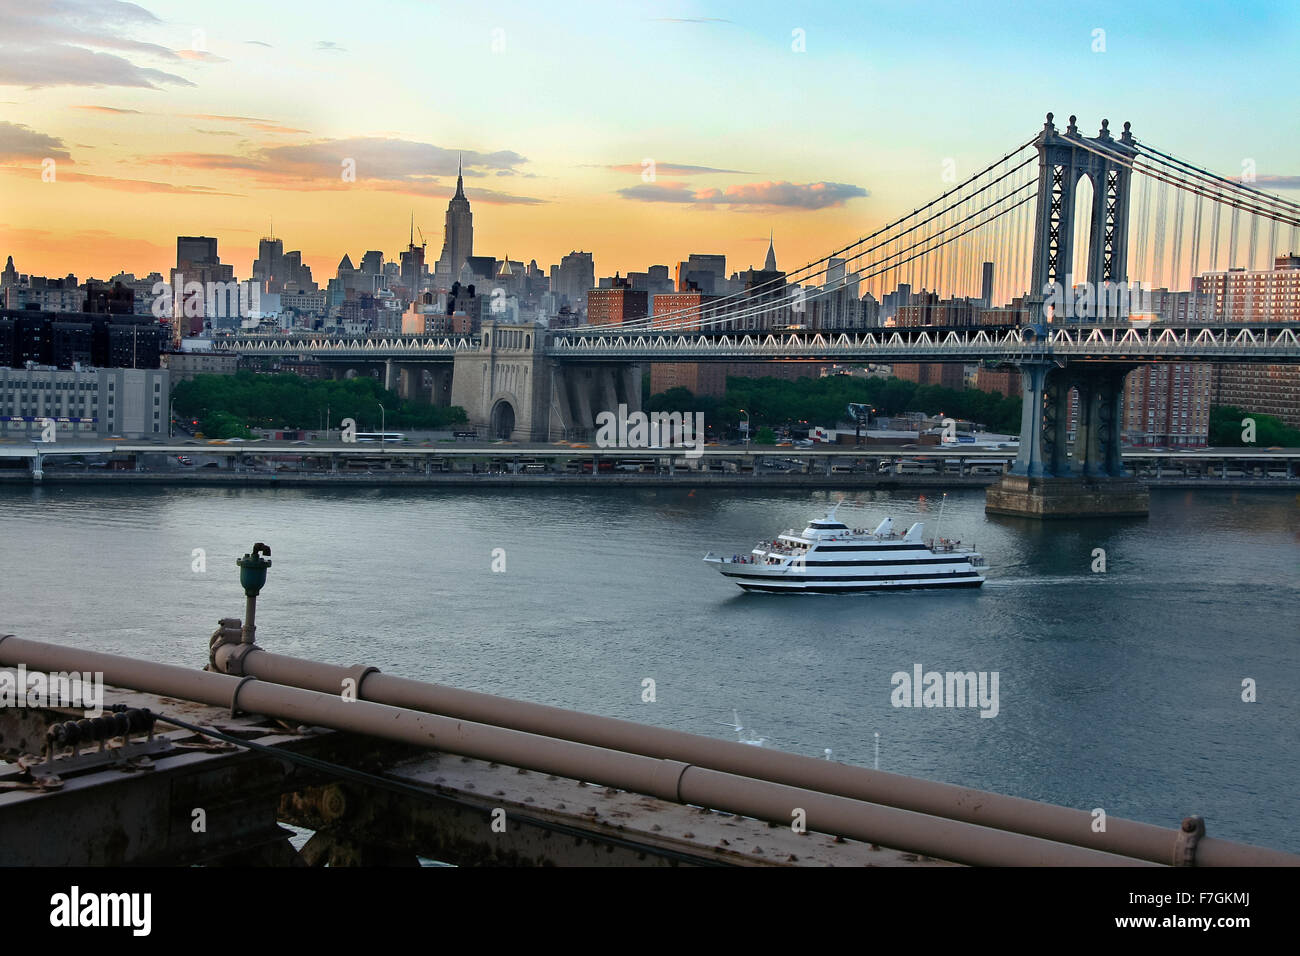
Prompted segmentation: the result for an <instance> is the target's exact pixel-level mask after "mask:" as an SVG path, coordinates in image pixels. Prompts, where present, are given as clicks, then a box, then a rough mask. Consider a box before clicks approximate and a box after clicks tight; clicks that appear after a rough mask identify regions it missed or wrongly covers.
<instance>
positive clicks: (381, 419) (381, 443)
mask: <svg viewBox="0 0 1300 956" xmlns="http://www.w3.org/2000/svg"><path fill="white" fill-rule="evenodd" d="M375 404H376V405H378V406H379V447H380V448H383V447H384V429H385V425H384V403H383V402H375Z"/></svg>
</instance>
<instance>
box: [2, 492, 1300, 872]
mask: <svg viewBox="0 0 1300 956" xmlns="http://www.w3.org/2000/svg"><path fill="white" fill-rule="evenodd" d="M839 497H841V493H840V492H826V491H813V490H809V491H801V492H760V493H756V494H751V493H744V492H738V491H734V490H718V489H698V490H696V491H691V490H690V489H689V488H688V487H687V486H686V485H681V486H675V487H674V488H672V489H667V490H659V489H655V490H637V489H609V490H603V489H592V488H575V489H554V488H547V489H526V490H519V491H513V490H508V489H494V490H483V491H477V492H466V491H460V490H454V491H440V490H398V489H376V490H366V489H354V488H348V489H340V490H333V489H330V490H312V489H251V488H250V489H212V488H177V487H168V488H147V489H145V488H141V489H123V488H120V487H102V486H100V487H55V486H51V487H45V488H35V489H33V488H31V487H19V486H9V487H0V573H2V574H3V582H4V597H3V599H2V602H0V633H14V634H17V635H19V636H21V637H26V638H31V639H35V640H45V641H52V642H57V643H63V644H69V645H75V646H79V647H86V648H92V649H95V650H104V651H115V652H119V653H122V654H127V655H131V656H136V657H141V658H147V659H150V660H155V661H163V662H168V663H173V664H181V665H187V666H189V665H192V666H194V667H200V666H202V665H203V663H204V662H205V660H206V654H207V642H208V637H209V636H210V635H211V633H212V631H213V630H214V628H215V626H216V622H217V620H218V618H221V617H226V616H231V617H238V616H240V615H241V614H242V612H243V593H242V591H241V590H240V589H239V586H238V577H237V575H238V571H237V569H236V567H235V563H234V562H235V558H236V557H238V556H239V555H241V554H243V553H245V552H247V551H249V550H250V549H251V547H252V545H253V543H254V542H255V541H262V542H265V543H267V544H268V545H270V547H271V550H272V561H273V567H272V568H271V571H270V576H269V580H268V583H267V586H266V589H265V591H264V592H263V594H262V598H261V601H260V603H259V606H258V620H257V623H258V641H259V643H261V644H262V645H263V646H265V647H267V648H268V649H272V650H275V651H277V652H280V653H285V654H292V655H295V656H299V657H310V658H317V659H321V660H325V661H329V662H332V663H336V664H356V663H367V664H373V665H376V666H378V667H380V668H381V669H382V670H384V671H386V672H389V673H393V674H397V675H402V676H407V677H414V678H420V679H424V680H430V681H437V682H440V683H448V684H453V685H457V686H460V687H464V688H468V689H472V690H480V691H485V692H489V693H494V694H503V695H507V696H512V697H520V698H526V699H529V700H535V701H540V702H544V703H548V704H554V705H558V706H562V707H571V708H575V709H578V710H583V711H588V712H592V713H597V714H605V715H608V716H615V717H623V718H628V719H632V720H638V721H643V722H646V723H651V724H657V725H661V726H665V727H673V728H676V729H680V730H686V731H691V732H695V733H700V734H706V735H712V736H717V737H720V738H729V739H734V738H735V733H734V731H733V730H732V729H731V728H730V727H729V726H727V725H729V724H730V723H731V722H732V713H733V711H735V712H738V713H739V715H740V720H741V722H742V723H743V724H744V726H745V728H746V730H745V731H744V736H746V737H759V736H761V737H765V738H767V740H766V745H767V746H771V747H776V748H779V749H782V750H788V751H792V752H797V753H803V754H808V755H812V756H821V755H823V753H824V751H825V750H826V749H827V748H829V749H830V750H831V751H832V756H833V759H835V760H840V761H844V762H846V763H854V764H860V765H863V766H867V767H870V766H873V765H876V764H877V761H878V766H879V767H880V769H882V770H890V771H894V772H897V773H904V774H910V775H914V776H920V777H926V778H930V779H934V780H942V781H946V782H950V783H957V784H962V785H967V786H974V787H979V788H982V789H987V790H993V791H997V792H1000V793H1007V794H1013V795H1016V796H1022V797H1029V798H1033V799H1037V800H1046V801H1049V802H1052V803H1059V804H1064V805H1067V806H1072V807H1077V808H1080V809H1085V810H1089V811H1091V810H1093V809H1095V808H1103V809H1104V810H1105V812H1106V813H1107V814H1108V815H1111V816H1122V817H1129V818H1132V819H1137V820H1142V821H1145V822H1149V823H1156V824H1160V825H1163V826H1170V827H1172V826H1176V825H1177V824H1178V823H1179V821H1180V820H1181V819H1182V818H1183V817H1184V816H1187V815H1189V814H1192V813H1199V814H1202V815H1203V816H1204V817H1205V818H1206V820H1207V826H1208V832H1209V834H1210V835H1212V836H1218V837H1224V838H1228V839H1235V840H1242V841H1246V842H1251V843H1259V844H1262V845H1265V846H1270V847H1275V848H1278V849H1287V850H1291V851H1300V835H1297V833H1296V830H1295V828H1294V826H1293V822H1294V820H1295V819H1296V818H1297V816H1300V797H1298V796H1297V788H1298V786H1300V772H1298V770H1297V766H1298V761H1297V753H1298V749H1300V748H1298V744H1300V507H1298V506H1297V505H1298V501H1297V497H1296V496H1295V495H1294V494H1293V493H1290V492H1276V493H1274V492H1261V491H1252V492H1244V493H1243V492H1233V491H1222V492H1218V491H1195V492H1185V491H1161V490H1156V491H1153V492H1152V495H1151V515H1150V518H1149V519H1146V520H1097V521H1086V522H1085V521H1069V522H1059V523H1046V524H1044V523H1036V522H1031V521H1025V520H1020V519H1011V518H999V517H986V516H985V514H984V510H983V502H984V496H983V493H982V492H978V491H961V492H956V493H953V494H950V495H949V496H948V499H947V503H946V505H945V506H944V513H943V523H942V528H940V529H936V520H937V518H938V511H939V505H940V498H941V495H940V493H939V492H926V493H925V495H924V497H922V496H921V495H920V494H918V493H917V492H916V491H915V490H912V491H906V492H861V493H857V494H853V493H850V494H849V495H848V496H847V498H846V501H845V504H844V505H843V506H842V507H841V509H840V513H839V517H840V518H842V519H844V520H845V521H846V522H847V523H848V524H849V525H850V526H856V527H861V526H867V527H874V526H875V525H876V524H877V523H878V522H879V520H880V519H881V518H882V517H884V516H886V515H892V516H893V517H894V519H895V523H896V525H899V524H902V525H903V526H904V527H905V526H906V524H907V523H909V522H911V521H913V520H924V521H925V522H926V523H927V524H926V537H927V538H928V537H931V536H932V535H934V534H935V532H936V530H937V531H938V533H939V534H942V535H943V536H944V537H951V538H960V539H962V541H963V543H969V542H973V543H974V544H975V545H976V546H977V547H978V548H979V550H980V551H981V552H982V553H983V554H984V555H985V556H986V558H987V559H988V561H989V564H990V572H989V580H988V583H987V584H985V586H984V587H983V588H982V589H979V590H972V591H954V592H950V593H944V592H893V593H880V594H868V595H855V596H793V595H759V594H745V593H743V592H742V591H741V590H740V589H739V588H737V587H736V586H735V585H734V584H731V583H730V582H728V581H726V580H724V579H723V578H722V577H721V576H720V575H719V574H718V573H717V572H716V570H715V569H714V568H712V567H711V566H708V565H705V564H704V563H702V562H701V561H700V558H701V557H702V556H703V555H704V553H705V552H706V551H708V550H714V551H720V552H723V553H726V554H732V553H743V552H747V551H748V550H749V549H750V548H751V547H752V546H753V544H754V543H755V542H756V541H758V540H760V539H770V538H772V537H774V536H775V535H776V534H778V533H780V532H781V531H784V530H785V529H787V528H791V527H795V528H802V527H803V526H804V524H806V523H807V520H808V519H809V518H812V517H816V516H820V515H821V514H823V513H824V512H825V510H826V508H827V507H828V506H829V505H830V504H831V503H833V501H834V500H837V499H838V498H839ZM1098 549H1100V551H1099V550H1098ZM1099 558H1100V559H1104V570H1100V568H1101V567H1102V563H1101V561H1100V560H1099ZM494 567H495V570H494ZM918 665H919V666H920V667H921V668H922V670H923V671H925V672H928V671H939V672H948V671H962V672H966V671H976V672H984V673H986V674H990V675H991V674H992V673H993V672H997V674H998V685H997V686H998V702H997V714H996V716H995V717H991V718H986V717H981V710H980V708H978V707H971V706H967V707H928V708H927V707H912V708H906V707H896V706H894V702H895V701H896V700H897V697H896V696H895V695H894V694H893V690H894V682H893V680H892V675H894V674H895V673H898V672H904V673H908V674H911V673H912V672H913V671H914V669H915V667H916V666H918ZM647 679H648V680H651V681H653V691H654V693H653V696H654V700H653V701H652V702H651V701H647V700H643V697H645V696H649V695H648V694H647V693H646V689H647V688H648V687H650V686H651V685H649V684H647V683H646V681H647ZM1252 684H1253V688H1254V689H1253V696H1254V697H1255V700H1254V701H1253V702H1250V701H1245V700H1243V695H1245V696H1251V695H1250V694H1249V693H1247V691H1246V690H1245V689H1244V688H1248V687H1250V686H1251V685H1252ZM985 711H986V712H987V711H988V708H985ZM877 734H878V735H879V736H878V737H877V736H876V735H877ZM877 747H878V750H877Z"/></svg>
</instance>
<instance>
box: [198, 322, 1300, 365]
mask: <svg viewBox="0 0 1300 956" xmlns="http://www.w3.org/2000/svg"><path fill="white" fill-rule="evenodd" d="M538 336H539V342H538V349H537V350H538V351H540V352H541V353H543V354H544V355H545V356H546V357H547V358H550V359H553V360H556V361H560V362H566V361H568V362H581V363H584V364H590V363H600V362H621V363H627V362H637V363H640V362H752V361H763V360H775V361H795V362H825V363H834V362H873V361H875V362H894V361H912V362H916V361H924V362H979V361H1000V362H1011V363H1019V362H1044V361H1054V360H1064V361H1069V362H1109V363H1115V362H1120V363H1123V362H1133V363H1139V364H1145V363H1152V362H1228V363H1240V362H1271V363H1293V362H1295V363H1300V336H1298V335H1297V330H1296V329H1295V328H1294V327H1293V326H1288V325H1286V324H1278V323H1251V324H1248V325H1242V324H1236V325H1203V324H1202V325H1169V324H1156V325H1153V326H1151V327H1149V328H1144V329H1139V328H1135V327H1132V326H1130V325H1119V324H1113V323H1109V324H1102V323H1093V324H1075V325H1064V326H1053V327H1050V332H1049V334H1048V336H1047V337H1046V339H1041V338H1037V337H1035V336H1034V335H1033V332H1032V329H1031V328H1029V327H1018V326H1014V327H1008V326H991V327H979V326H975V327H953V328H949V327H918V328H877V329H859V330H841V331H820V332H819V331H798V332H791V331H750V332H743V331H736V332H690V331H632V332H628V331H609V332H602V331H601V330H599V329H598V328H597V329H592V330H590V331H582V332H575V331H567V330H566V331H556V332H548V331H546V330H541V329H539V330H538ZM213 348H214V350H215V351H219V352H233V353H237V354H239V355H243V356H247V357H250V358H256V357H268V358H271V357H281V358H283V357H291V356H295V357H297V356H311V357H314V358H316V359H317V360H319V361H324V362H333V361H340V360H353V361H355V360H358V359H365V360H370V361H385V360H395V361H401V362H416V363H420V362H450V361H454V360H455V357H456V355H457V354H458V353H473V352H478V351H480V350H482V349H483V343H482V342H481V341H480V337H479V336H477V335H464V336H447V335H392V336H384V337H364V338H358V337H339V336H325V335H315V336H302V335H283V334H274V335H256V336H230V337H225V338H218V339H215V340H214V342H213Z"/></svg>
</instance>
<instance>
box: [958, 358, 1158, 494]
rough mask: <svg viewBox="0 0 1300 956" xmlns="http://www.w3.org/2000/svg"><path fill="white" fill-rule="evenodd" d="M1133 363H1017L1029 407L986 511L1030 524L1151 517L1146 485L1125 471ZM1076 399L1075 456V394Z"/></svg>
mask: <svg viewBox="0 0 1300 956" xmlns="http://www.w3.org/2000/svg"><path fill="white" fill-rule="evenodd" d="M1134 367H1135V366H1133V365H1118V364H1110V363H1106V364H1091V363H1089V364H1085V365H1067V366H1065V367H1063V368H1062V367H1061V366H1060V365H1058V364H1057V363H1056V362H1025V363H1022V364H1021V365H1020V378H1021V383H1022V387H1023V389H1024V407H1023V410H1022V412H1021V422H1020V451H1019V453H1018V454H1017V456H1016V461H1015V464H1014V465H1013V466H1012V468H1011V471H1010V473H1009V474H1007V475H1006V476H1005V477H1004V478H1003V479H1002V480H1001V481H999V482H998V483H997V484H995V485H992V486H990V487H989V489H988V491H987V492H986V493H985V502H984V510H985V511H987V512H990V513H992V514H1009V515H1021V516H1024V517H1031V518H1078V517H1089V516H1096V517H1103V516H1112V517H1113V516H1124V515H1146V514H1147V513H1148V511H1149V509H1150V496H1149V494H1148V492H1147V489H1146V486H1145V485H1143V484H1142V483H1141V482H1140V481H1138V480H1137V479H1135V478H1134V477H1133V476H1132V475H1130V474H1129V473H1127V472H1126V471H1125V470H1124V462H1123V459H1122V457H1121V452H1122V449H1121V444H1120V437H1121V432H1122V427H1123V419H1122V417H1121V405H1122V401H1123V397H1124V377H1125V376H1126V375H1127V374H1128V373H1129V372H1130V371H1132V370H1133V368H1134ZM1071 390H1077V392H1078V395H1079V418H1078V428H1077V429H1076V433H1075V438H1074V446H1073V453H1071V448H1070V442H1069V432H1070V393H1071Z"/></svg>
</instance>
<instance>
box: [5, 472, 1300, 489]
mask: <svg viewBox="0 0 1300 956" xmlns="http://www.w3.org/2000/svg"><path fill="white" fill-rule="evenodd" d="M996 480H997V478H996V477H994V476H987V475H981V476H974V477H957V476H956V475H889V476H884V477H876V476H875V475H852V474H849V475H845V474H832V475H826V474H804V475H791V474H772V475H758V476H755V475H734V474H732V475H727V474H717V473H698V472H678V473H677V474H675V475H663V474H660V475H650V474H613V475H610V474H605V475H537V474H523V475H512V474H508V473H478V474H471V473H468V472H441V473H434V474H430V475H424V474H409V473H407V474H400V473H399V474H383V473H378V472H372V473H364V474H357V473H346V472H340V473H338V474H330V473H326V472H306V473H296V472H280V473H278V474H270V473H265V472H237V473H232V472H215V473H214V472H206V471H176V472H137V471H120V472H113V471H96V472H64V471H53V470H49V471H46V472H45V475H44V477H43V479H42V480H41V481H39V482H34V481H33V480H32V476H31V473H30V472H28V471H18V470H16V469H15V470H14V471H12V472H11V473H0V484H3V485H42V486H51V485H59V486H83V485H136V486H146V485H160V486H161V485H187V486H203V487H224V488H228V487H231V486H239V487H248V488H285V487H291V488H306V487H319V488H339V487H351V488H367V487H369V488H390V487H391V488H520V487H528V488H541V487H569V488H585V487H598V488H614V487H621V488H669V487H676V488H750V489H754V488H763V489H769V488H771V489H779V488H844V489H870V490H879V491H889V490H895V489H899V488H937V489H950V488H952V489H957V488H986V487H988V486H989V485H991V484H992V483H993V482H994V481H996ZM1143 481H1144V483H1145V484H1147V485H1148V486H1150V487H1151V488H1170V489H1175V488H1182V489H1186V488H1218V489H1232V490H1234V491H1250V490H1252V489H1260V490H1277V489H1295V490H1297V491H1300V479H1285V478H1244V477H1243V478H1159V479H1143Z"/></svg>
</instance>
